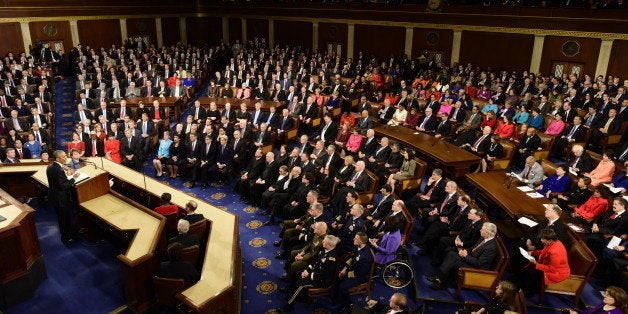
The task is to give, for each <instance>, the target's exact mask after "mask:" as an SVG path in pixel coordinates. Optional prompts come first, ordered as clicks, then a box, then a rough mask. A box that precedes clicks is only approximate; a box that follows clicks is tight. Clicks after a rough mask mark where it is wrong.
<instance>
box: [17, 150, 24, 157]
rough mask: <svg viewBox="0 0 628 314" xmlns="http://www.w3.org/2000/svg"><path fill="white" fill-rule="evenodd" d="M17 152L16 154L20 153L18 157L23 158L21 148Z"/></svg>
mask: <svg viewBox="0 0 628 314" xmlns="http://www.w3.org/2000/svg"><path fill="white" fill-rule="evenodd" d="M17 152H18V155H20V159H23V158H24V156H23V155H22V149H18V150H17Z"/></svg>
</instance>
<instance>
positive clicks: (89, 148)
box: [85, 134, 105, 157]
mask: <svg viewBox="0 0 628 314" xmlns="http://www.w3.org/2000/svg"><path fill="white" fill-rule="evenodd" d="M85 156H87V157H103V156H105V145H104V143H103V142H102V141H101V140H99V139H98V137H97V136H96V134H92V135H91V136H90V140H89V141H86V142H85Z"/></svg>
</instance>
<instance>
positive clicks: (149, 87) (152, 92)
mask: <svg viewBox="0 0 628 314" xmlns="http://www.w3.org/2000/svg"><path fill="white" fill-rule="evenodd" d="M138 85H140V86H141V85H142V84H138ZM140 95H141V96H142V97H153V96H157V90H156V89H155V88H154V87H153V82H151V81H150V80H146V86H143V87H141V88H140Z"/></svg>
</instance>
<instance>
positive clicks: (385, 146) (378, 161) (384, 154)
mask: <svg viewBox="0 0 628 314" xmlns="http://www.w3.org/2000/svg"><path fill="white" fill-rule="evenodd" d="M391 151H392V150H391V149H390V146H389V141H388V137H385V136H384V137H382V139H381V140H380V143H379V146H377V148H375V151H373V154H372V155H370V156H368V157H366V158H363V159H362V160H364V162H365V163H366V168H367V169H369V170H371V171H375V169H377V168H378V167H380V166H382V165H384V163H386V160H388V156H390V153H391Z"/></svg>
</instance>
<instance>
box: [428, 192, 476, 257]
mask: <svg viewBox="0 0 628 314" xmlns="http://www.w3.org/2000/svg"><path fill="white" fill-rule="evenodd" d="M457 188H458V185H457V184H456V182H454V181H449V182H447V183H446V184H445V193H447V196H446V197H445V199H444V200H443V201H442V202H441V203H439V204H437V205H436V206H434V207H428V208H423V209H420V210H421V212H422V217H424V218H423V219H422V221H423V224H424V226H425V227H426V228H427V230H426V231H425V234H424V235H423V237H422V238H421V239H420V240H419V241H418V242H417V244H418V247H419V249H420V250H421V254H426V253H427V252H429V251H430V250H431V249H432V248H433V246H434V244H435V242H436V240H438V239H439V238H440V237H442V236H444V235H446V233H447V232H449V219H451V220H452V221H453V220H454V217H455V216H456V214H457V211H456V209H458V198H459V197H460V194H459V193H458V192H457V191H456V189H457ZM468 203H469V202H468V201H467V202H466V204H468ZM426 222H427V224H426Z"/></svg>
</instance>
